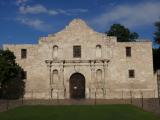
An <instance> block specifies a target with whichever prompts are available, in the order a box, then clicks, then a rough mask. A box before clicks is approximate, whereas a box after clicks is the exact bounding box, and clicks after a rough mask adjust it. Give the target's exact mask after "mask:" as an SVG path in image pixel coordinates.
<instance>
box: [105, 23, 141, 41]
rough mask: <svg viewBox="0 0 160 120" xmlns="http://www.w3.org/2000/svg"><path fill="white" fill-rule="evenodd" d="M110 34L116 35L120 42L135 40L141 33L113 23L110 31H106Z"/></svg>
mask: <svg viewBox="0 0 160 120" xmlns="http://www.w3.org/2000/svg"><path fill="white" fill-rule="evenodd" d="M105 33H106V34H107V35H108V36H116V37H117V41H118V42H133V41H135V40H136V39H137V38H138V37H139V35H138V34H137V33H136V32H130V30H129V29H128V28H125V27H124V26H123V25H121V24H113V25H112V26H111V27H110V29H109V31H107V32H105Z"/></svg>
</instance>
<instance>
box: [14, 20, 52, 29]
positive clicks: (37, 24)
mask: <svg viewBox="0 0 160 120" xmlns="http://www.w3.org/2000/svg"><path fill="white" fill-rule="evenodd" d="M16 20H17V21H18V22H20V23H21V24H24V25H27V26H29V27H31V28H34V29H36V30H40V31H48V30H50V29H51V26H49V25H48V24H45V22H44V21H42V20H39V19H31V18H26V17H18V18H17V19H16Z"/></svg>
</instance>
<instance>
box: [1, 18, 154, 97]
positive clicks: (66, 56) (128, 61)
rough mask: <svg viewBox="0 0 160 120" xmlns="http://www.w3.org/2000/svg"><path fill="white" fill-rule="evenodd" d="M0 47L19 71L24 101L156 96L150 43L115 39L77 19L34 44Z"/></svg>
mask: <svg viewBox="0 0 160 120" xmlns="http://www.w3.org/2000/svg"><path fill="white" fill-rule="evenodd" d="M3 48H4V49H9V50H11V51H12V52H14V54H15V56H16V61H17V63H18V64H19V65H20V66H22V68H23V69H24V71H25V83H26V84H25V96H24V97H25V98H26V99H33V98H34V99H57V98H58V99H70V98H73V99H77V98H81V99H95V98H97V99H115V98H117V99H123V98H131V97H132V98H141V97H144V98H155V97H157V82H156V80H155V79H154V78H153V61H152V44H151V42H148V41H143V42H142V41H141V42H117V40H116V37H109V36H106V35H105V34H102V33H98V32H95V31H94V30H92V29H91V28H90V27H89V26H87V24H86V23H85V22H84V21H83V20H80V19H74V20H73V21H72V22H71V23H69V25H68V26H66V27H65V29H63V30H62V31H60V32H58V33H56V34H51V35H48V37H41V38H40V40H39V43H38V44H35V45H34V44H21V45H7V44H6V45H4V46H3Z"/></svg>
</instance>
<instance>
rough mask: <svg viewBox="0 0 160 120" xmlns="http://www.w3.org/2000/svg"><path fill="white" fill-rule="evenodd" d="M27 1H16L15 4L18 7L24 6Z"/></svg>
mask: <svg viewBox="0 0 160 120" xmlns="http://www.w3.org/2000/svg"><path fill="white" fill-rule="evenodd" d="M28 1H29V0H16V2H15V4H16V5H17V6H19V5H25V4H26V3H27V2H28Z"/></svg>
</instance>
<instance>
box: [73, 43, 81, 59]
mask: <svg viewBox="0 0 160 120" xmlns="http://www.w3.org/2000/svg"><path fill="white" fill-rule="evenodd" d="M73 57H76V58H79V57H81V46H80V45H76V46H73Z"/></svg>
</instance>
